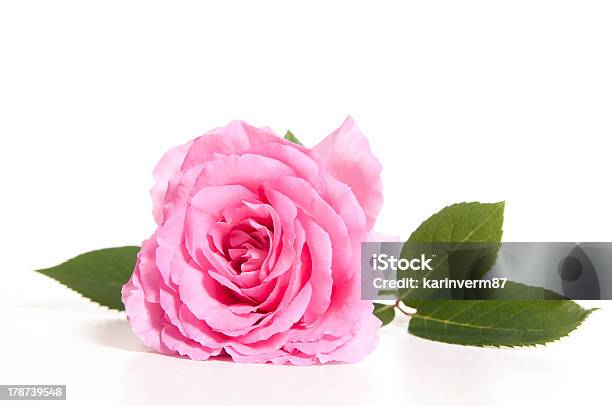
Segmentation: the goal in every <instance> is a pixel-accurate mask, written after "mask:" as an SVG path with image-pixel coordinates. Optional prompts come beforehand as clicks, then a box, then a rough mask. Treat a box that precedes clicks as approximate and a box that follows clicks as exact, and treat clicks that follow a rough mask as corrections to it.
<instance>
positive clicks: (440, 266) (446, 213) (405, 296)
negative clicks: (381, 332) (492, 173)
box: [400, 202, 505, 308]
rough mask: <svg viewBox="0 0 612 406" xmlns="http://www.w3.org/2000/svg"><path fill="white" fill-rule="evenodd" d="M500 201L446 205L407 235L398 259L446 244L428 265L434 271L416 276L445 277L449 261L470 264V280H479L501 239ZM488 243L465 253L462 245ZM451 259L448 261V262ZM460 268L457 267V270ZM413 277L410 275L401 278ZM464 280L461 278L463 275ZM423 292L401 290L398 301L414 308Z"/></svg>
mask: <svg viewBox="0 0 612 406" xmlns="http://www.w3.org/2000/svg"><path fill="white" fill-rule="evenodd" d="M504 205H505V203H504V202H498V203H479V202H469V203H457V204H453V205H451V206H447V207H445V208H443V209H442V210H440V211H439V212H437V213H436V214H434V215H432V216H431V217H429V218H428V219H427V220H425V221H424V222H423V223H422V224H421V225H420V226H419V227H418V228H417V229H416V230H415V231H414V232H413V233H412V234H411V235H410V238H409V239H408V241H406V244H404V247H403V249H402V253H401V257H402V258H411V257H413V256H414V255H415V254H417V253H420V252H423V251H427V250H428V244H431V247H432V248H431V251H432V252H435V251H436V249H435V248H434V247H435V244H440V243H452V244H449V249H448V253H447V255H438V256H437V257H436V258H435V259H434V260H433V261H432V262H433V266H432V267H433V268H434V271H429V272H428V273H421V274H419V277H432V276H435V274H433V272H438V273H439V274H447V273H448V270H449V262H461V263H467V262H468V261H469V263H474V264H477V267H470V272H471V274H470V277H471V279H479V278H481V277H482V276H483V275H484V274H485V273H487V272H488V271H489V269H490V268H491V266H493V264H494V263H495V259H496V257H497V251H498V250H499V245H498V244H490V243H499V241H501V237H502V233H503V230H502V226H503V222H504ZM472 243H488V244H485V246H484V248H482V249H481V250H466V249H465V248H466V244H472ZM417 251H420V252H417ZM451 260H452V261H451ZM457 269H461V267H457ZM402 276H413V275H402ZM464 277H465V275H464ZM425 293H426V292H423V291H418V292H417V291H414V289H410V288H408V289H404V290H403V291H402V292H401V294H400V298H401V299H402V301H403V302H404V304H406V305H407V306H410V307H415V308H418V300H419V299H423V297H422V295H423V294H425Z"/></svg>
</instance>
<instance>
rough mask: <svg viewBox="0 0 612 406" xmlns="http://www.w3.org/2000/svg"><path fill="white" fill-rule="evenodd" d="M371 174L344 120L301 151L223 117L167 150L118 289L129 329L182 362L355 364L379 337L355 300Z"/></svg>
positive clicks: (372, 209)
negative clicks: (153, 226) (144, 230)
mask: <svg viewBox="0 0 612 406" xmlns="http://www.w3.org/2000/svg"><path fill="white" fill-rule="evenodd" d="M380 171H381V166H380V164H379V162H378V161H377V160H376V158H375V157H374V156H373V155H372V153H371V151H370V148H369V146H368V141H367V140H366V138H365V137H364V136H363V135H362V134H361V132H360V131H359V128H357V125H356V124H355V123H354V121H353V120H352V119H351V118H348V119H347V120H346V121H345V122H344V124H343V125H342V126H341V127H340V128H339V129H337V130H336V131H334V132H333V133H332V134H331V135H329V136H328V137H327V138H325V139H324V140H323V141H322V142H321V143H320V144H318V145H317V146H316V147H314V148H312V149H308V148H304V147H302V146H299V145H297V144H293V143H291V142H289V141H286V140H284V139H283V138H281V137H279V136H278V135H276V134H274V133H273V132H272V131H271V130H270V129H267V128H255V127H251V126H250V125H248V124H246V123H244V122H241V121H234V122H232V123H230V124H229V125H228V126H227V127H223V128H218V129H215V130H213V131H210V132H209V133H207V134H205V135H203V136H201V137H199V138H196V139H195V140H193V141H192V142H190V143H188V144H185V145H181V146H179V147H176V148H174V149H172V150H170V151H168V152H167V153H166V154H165V155H164V157H163V158H162V159H161V161H160V162H159V164H158V165H157V167H156V168H155V172H154V175H155V179H156V181H157V184H156V185H155V186H154V188H153V189H152V191H151V194H152V197H153V206H154V216H155V219H156V221H157V223H158V228H157V230H156V231H155V232H154V233H153V235H152V236H151V238H149V239H148V240H146V241H144V242H143V244H142V248H141V250H140V253H139V255H138V261H137V264H136V269H135V270H134V274H133V275H132V277H131V279H130V280H129V282H128V283H127V284H126V285H125V286H124V287H123V289H122V300H123V303H124V304H125V309H126V311H127V316H128V319H129V321H130V324H131V325H132V329H133V330H134V332H135V333H136V335H138V337H140V339H141V340H142V341H143V342H144V343H145V344H146V345H147V346H149V347H151V348H153V349H155V350H156V351H158V352H160V353H162V354H175V355H181V356H186V357H189V358H192V359H195V360H205V359H207V358H209V357H211V356H216V355H220V354H228V355H229V356H230V357H231V358H232V359H233V360H235V361H239V362H272V363H274V364H284V363H291V364H296V365H307V364H314V363H317V362H319V363H326V362H330V361H339V362H355V361H358V360H360V359H361V358H363V357H364V356H365V355H366V354H368V353H369V352H370V351H372V349H374V347H375V346H376V343H377V341H378V337H377V330H378V328H379V327H380V322H379V320H378V319H377V318H376V317H375V316H373V315H372V307H373V306H372V303H371V302H369V301H365V300H361V299H360V243H361V242H362V241H364V240H365V239H366V234H367V233H368V232H369V231H370V230H371V228H372V225H373V224H374V221H375V220H376V216H377V215H378V212H379V210H380V208H381V205H382V201H383V199H382V193H381V179H380Z"/></svg>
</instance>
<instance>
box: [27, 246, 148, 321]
mask: <svg viewBox="0 0 612 406" xmlns="http://www.w3.org/2000/svg"><path fill="white" fill-rule="evenodd" d="M139 250H140V247H133V246H131V247H117V248H106V249H101V250H97V251H91V252H87V253H85V254H81V255H79V256H77V257H74V258H72V259H70V260H68V261H66V262H64V263H63V264H60V265H58V266H55V267H53V268H47V269H39V270H37V271H36V272H40V273H41V274H43V275H47V276H49V277H51V278H53V279H55V280H57V281H58V282H60V283H61V284H63V285H66V286H67V287H69V288H70V289H73V290H75V291H77V292H79V293H80V294H82V295H83V296H85V297H86V298H88V299H91V300H93V301H94V302H97V303H99V304H101V305H102V306H106V307H108V308H111V309H117V310H123V303H122V302H121V287H122V286H123V285H124V284H125V283H126V282H127V281H128V279H130V276H131V275H132V272H133V271H134V266H135V265H136V255H137V254H138V251H139Z"/></svg>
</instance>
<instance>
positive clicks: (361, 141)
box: [310, 117, 383, 231]
mask: <svg viewBox="0 0 612 406" xmlns="http://www.w3.org/2000/svg"><path fill="white" fill-rule="evenodd" d="M310 154H311V156H312V157H313V158H314V159H315V160H316V161H317V162H319V164H320V165H321V166H323V168H325V169H326V170H327V172H329V173H330V174H331V175H332V176H333V177H334V178H336V179H338V180H340V181H342V182H344V183H346V184H347V185H349V186H350V187H351V189H352V190H353V194H354V195H355V197H356V198H357V200H358V201H359V204H360V205H361V207H362V208H363V211H364V212H365V215H366V229H367V231H370V230H371V229H372V227H373V226H374V222H375V221H376V217H377V216H378V212H379V211H380V209H381V207H382V204H383V197H382V180H381V178H380V172H381V170H382V166H381V165H380V162H378V159H376V157H375V156H374V155H373V154H372V151H371V150H370V146H369V144H368V140H367V138H366V137H364V135H363V134H362V133H361V131H360V130H359V127H357V124H355V121H353V119H352V118H351V117H347V118H346V120H345V121H344V123H343V124H342V125H341V126H340V128H338V129H337V130H336V131H334V132H333V133H331V134H330V135H329V136H327V138H325V139H324V140H323V141H321V142H320V143H319V144H317V146H315V147H314V148H313V149H312V151H311V152H310Z"/></svg>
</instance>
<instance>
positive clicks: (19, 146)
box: [0, 0, 612, 405]
mask: <svg viewBox="0 0 612 406" xmlns="http://www.w3.org/2000/svg"><path fill="white" fill-rule="evenodd" d="M611 20H612V6H611V5H610V3H609V2H605V1H601V2H598V1H559V0H557V1H534V0H529V1H519V0H517V1H508V2H494V1H481V2H476V1H460V2H459V1H448V2H442V1H418V2H417V1H376V2H361V1H354V0H353V1H321V2H318V1H309V2H300V3H299V4H298V3H297V2H288V1H278V2H271V1H243V2H235V1H215V2H209V3H208V4H206V3H205V2H194V3H188V2H163V3H162V2H153V1H143V2H135V1H125V0H121V1H113V0H106V1H103V2H96V3H93V2H85V1H61V0H58V1H28V0H21V1H3V2H2V3H0V174H1V175H0V176H1V180H2V189H1V190H2V192H1V193H2V194H1V199H0V210H1V213H2V219H1V220H0V231H1V232H0V240H1V241H0V247H1V251H0V252H1V253H2V264H1V266H0V273H1V279H0V316H1V322H0V383H3V384H14V383H26V384H28V383H38V384H46V383H55V384H67V385H68V398H69V399H68V403H69V404H74V405H83V404H101V405H109V404H147V405H154V404H178V403H177V401H176V400H175V399H177V398H178V399H179V400H180V401H191V402H192V403H196V402H197V403H198V404H210V405H213V404H215V405H216V404H222V405H226V404H237V405H238V404H239V405H245V404H263V403H265V404H269V405H276V404H279V405H281V404H288V403H289V404H294V405H298V404H307V405H311V404H313V403H314V402H316V403H317V404H329V403H332V402H337V404H375V403H380V404H398V403H400V402H401V403H402V404H413V405H424V404H440V405H445V404H456V405H492V404H502V405H515V404H521V405H525V404H534V405H541V404H544V403H549V404H553V403H554V404H557V405H565V404H567V405H572V404H579V403H580V404H603V403H606V402H608V401H609V400H608V399H607V396H606V393H607V388H609V384H610V383H609V374H608V372H607V368H606V367H608V366H609V364H610V361H612V356H611V351H610V347H609V342H610V336H611V334H612V315H611V314H612V307H611V306H610V305H609V304H607V303H592V304H591V305H596V306H599V307H603V310H600V311H598V312H596V313H595V314H593V315H592V317H590V318H589V320H587V322H586V323H585V324H584V325H583V326H582V327H581V328H580V329H579V330H578V331H576V332H575V333H574V334H572V335H571V336H570V337H569V338H566V339H563V340H562V341H560V342H558V343H554V344H552V345H549V346H547V347H539V348H531V349H524V350H523V349H519V350H509V349H506V350H495V349H477V348H464V347H459V346H452V345H444V344H439V343H433V342H427V341H424V340H421V339H418V338H415V337H411V336H409V335H408V334H406V332H405V330H406V322H405V321H403V322H398V323H395V324H394V325H391V326H388V327H386V328H384V329H382V330H381V332H380V336H381V341H380V344H379V346H378V348H377V349H376V350H375V351H374V352H373V353H372V354H371V355H370V356H369V357H368V358H367V359H366V360H365V361H363V362H361V363H359V364H355V365H333V366H323V367H306V368H298V367H277V366H269V365H241V364H233V363H229V362H219V361H212V362H193V361H187V360H180V359H174V358H169V357H163V356H159V355H155V354H150V353H147V352H145V350H144V349H143V347H142V346H141V345H140V344H139V342H138V340H137V339H136V338H135V337H134V336H133V335H132V333H131V332H130V330H129V327H128V326H127V323H126V322H125V321H124V316H123V315H122V314H119V313H116V312H109V311H105V310H103V309H100V308H98V307H96V306H95V305H93V304H91V303H88V302H87V301H85V300H83V299H81V298H79V297H78V295H76V294H74V293H72V292H69V291H67V290H65V289H64V288H63V287H61V286H59V285H58V284H56V283H54V282H53V281H51V280H48V279H45V278H44V277H42V276H40V275H38V274H34V273H33V272H31V270H32V269H36V268H42V267H48V266H51V265H55V264H57V263H59V262H62V261H63V260H65V259H67V258H70V257H72V256H74V255H77V254H79V253H82V252H84V251H88V250H92V249H97V248H102V247H108V246H118V245H127V244H139V243H140V242H141V241H142V240H143V239H144V238H146V237H148V235H149V234H150V233H152V231H153V230H154V222H153V220H152V216H151V213H150V211H151V205H150V202H149V198H148V189H149V188H150V186H151V185H152V179H151V175H150V173H151V171H152V169H153V166H154V165H155V163H156V162H157V160H158V159H159V158H160V157H161V155H162V153H163V152H164V151H165V150H167V149H168V148H170V147H172V146H174V145H176V144H179V143H183V142H185V141H187V140H189V139H191V138H193V137H195V136H198V135H200V134H202V133H204V132H205V131H207V130H209V129H211V128H213V127H217V126H221V125H225V124H226V123H227V122H229V121H230V120H233V119H236V118H241V119H244V120H246V121H248V122H250V123H252V124H254V125H258V126H270V127H272V128H273V129H274V130H276V131H277V132H279V133H284V131H285V130H286V129H287V128H291V129H292V130H293V132H294V133H295V134H296V135H297V136H298V137H299V138H300V139H301V140H302V141H303V142H304V143H305V144H307V145H310V146H312V145H314V144H316V143H317V142H318V141H319V140H321V139H322V138H323V137H324V136H325V135H327V134H328V133H329V132H331V131H332V130H333V129H335V128H336V127H337V126H338V125H340V123H341V122H342V121H343V120H344V118H345V116H346V115H347V114H350V115H352V116H353V117H354V118H355V120H356V121H357V122H358V124H359V125H360V127H361V128H362V130H363V132H364V133H365V134H366V135H367V136H368V137H369V139H370V143H371V146H372V149H373V150H374V152H375V154H376V155H377V156H378V157H379V159H380V161H381V162H382V163H383V166H384V173H383V179H384V187H385V200H386V202H385V207H384V209H383V211H382V213H381V216H380V218H379V221H378V223H377V227H376V228H377V229H378V231H381V232H385V233H388V234H396V235H401V236H403V237H406V236H408V235H409V233H410V232H411V231H412V230H413V229H414V228H415V227H416V226H417V225H418V224H419V223H420V222H421V221H422V220H424V219H425V218H426V217H428V216H429V215H430V214H432V213H433V212H435V211H437V210H439V209H440V208H442V207H443V206H445V205H447V204H450V203H453V202H458V201H471V200H479V201H498V200H506V202H507V206H506V221H505V234H504V238H505V240H506V241H609V240H611V239H612V238H611V231H610V230H611V229H612V217H611V216H610V207H611V206H612V194H611V193H610V173H611V166H612V164H611V160H610V145H609V141H608V140H609V137H610V136H611V135H612V119H611V117H612V116H611V112H612V74H611V72H612V52H611V51H612V47H611V45H612V24H610V21H611ZM598 371H600V372H598Z"/></svg>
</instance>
